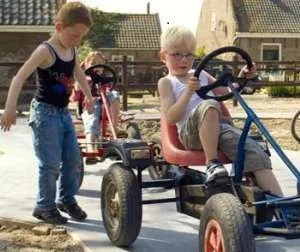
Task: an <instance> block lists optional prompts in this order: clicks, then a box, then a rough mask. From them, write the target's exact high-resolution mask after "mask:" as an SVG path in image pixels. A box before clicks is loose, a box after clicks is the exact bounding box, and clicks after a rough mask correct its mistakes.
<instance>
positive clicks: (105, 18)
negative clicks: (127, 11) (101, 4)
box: [78, 9, 123, 60]
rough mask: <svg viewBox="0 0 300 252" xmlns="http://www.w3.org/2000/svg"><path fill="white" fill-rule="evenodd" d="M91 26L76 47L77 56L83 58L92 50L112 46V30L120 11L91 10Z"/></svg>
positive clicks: (117, 20) (119, 16) (115, 27)
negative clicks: (84, 37)
mask: <svg viewBox="0 0 300 252" xmlns="http://www.w3.org/2000/svg"><path fill="white" fill-rule="evenodd" d="M91 14H92V18H93V23H94V24H93V26H92V28H91V30H90V32H89V34H88V35H87V37H86V39H85V40H84V41H83V42H82V43H81V45H80V46H79V48H78V53H79V58H80V59H81V60H83V59H84V58H85V56H86V55H87V54H88V53H89V52H90V51H92V50H97V49H98V48H101V47H114V46H115V39H114V32H115V31H116V30H117V25H118V22H119V20H120V19H121V18H123V15H122V14H120V13H108V12H103V11H100V10H98V9H92V10H91Z"/></svg>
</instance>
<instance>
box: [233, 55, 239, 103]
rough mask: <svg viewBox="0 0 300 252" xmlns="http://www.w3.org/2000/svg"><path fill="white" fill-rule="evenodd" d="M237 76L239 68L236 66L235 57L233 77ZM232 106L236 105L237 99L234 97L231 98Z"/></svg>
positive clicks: (234, 60) (235, 57)
mask: <svg viewBox="0 0 300 252" xmlns="http://www.w3.org/2000/svg"><path fill="white" fill-rule="evenodd" d="M238 74H239V66H238V58H237V55H235V56H234V57H233V75H234V76H237V75H238ZM232 105H233V107H236V106H237V105H238V102H237V99H236V98H235V97H233V98H232Z"/></svg>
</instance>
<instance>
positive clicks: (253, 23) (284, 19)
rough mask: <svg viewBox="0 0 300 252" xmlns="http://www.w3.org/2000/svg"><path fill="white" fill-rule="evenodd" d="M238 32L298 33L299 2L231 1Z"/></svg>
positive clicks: (299, 27)
mask: <svg viewBox="0 0 300 252" xmlns="http://www.w3.org/2000/svg"><path fill="white" fill-rule="evenodd" d="M232 2H233V6H234V9H235V13H236V18H237V20H238V24H239V31H240V32H262V33H270V32H273V33H281V32H285V33H286V32H288V33H298V32H300V1H299V0H232Z"/></svg>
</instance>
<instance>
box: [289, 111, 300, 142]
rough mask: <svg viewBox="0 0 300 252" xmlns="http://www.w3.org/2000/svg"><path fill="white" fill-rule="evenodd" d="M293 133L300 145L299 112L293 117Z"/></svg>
mask: <svg viewBox="0 0 300 252" xmlns="http://www.w3.org/2000/svg"><path fill="white" fill-rule="evenodd" d="M291 132H292V136H293V137H294V138H295V140H296V141H297V142H298V143H300V111H298V112H297V113H296V114H295V115H294V117H293V120H292V124H291Z"/></svg>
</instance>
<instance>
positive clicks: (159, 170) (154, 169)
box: [148, 134, 171, 180]
mask: <svg viewBox="0 0 300 252" xmlns="http://www.w3.org/2000/svg"><path fill="white" fill-rule="evenodd" d="M150 143H152V144H153V145H152V150H153V154H154V159H155V160H159V159H163V153H162V148H161V136H160V134H154V135H152V136H151V139H150ZM170 169H171V166H170V165H167V164H156V162H154V164H153V165H151V166H149V167H148V173H149V175H150V177H151V178H152V179H153V180H156V179H167V178H170V177H171V173H170Z"/></svg>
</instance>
